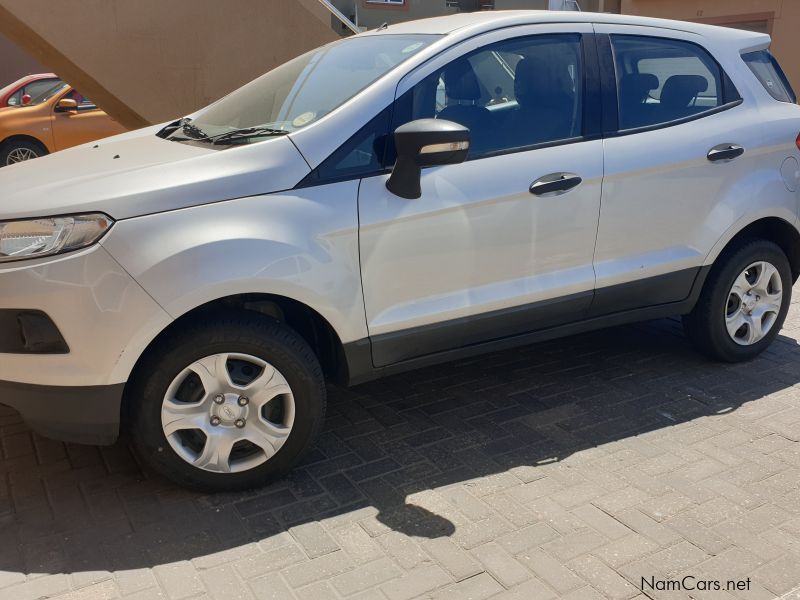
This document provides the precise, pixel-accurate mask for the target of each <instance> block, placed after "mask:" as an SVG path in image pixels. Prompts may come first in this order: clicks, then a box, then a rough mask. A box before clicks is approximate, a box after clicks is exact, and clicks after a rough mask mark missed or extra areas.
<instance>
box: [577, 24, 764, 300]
mask: <svg viewBox="0 0 800 600" xmlns="http://www.w3.org/2000/svg"><path fill="white" fill-rule="evenodd" d="M595 29H596V31H597V33H598V34H599V35H598V45H599V48H600V60H601V63H602V64H603V65H604V72H605V73H606V80H605V81H604V83H606V84H607V90H606V92H607V93H606V94H605V98H606V99H607V100H608V99H610V100H609V101H607V102H605V105H606V107H610V108H611V109H612V110H611V111H608V112H607V114H606V115H605V116H606V122H607V128H608V131H607V132H606V139H605V141H604V149H605V179H604V182H603V198H602V209H601V212H600V224H599V228H598V235H597V248H596V251H595V262H594V266H595V272H596V275H597V290H596V293H595V300H594V302H593V305H592V310H591V313H592V314H593V315H599V314H605V313H611V312H617V311H621V310H625V309H629V308H636V307H642V306H649V305H656V304H664V303H670V302H677V301H680V300H683V299H686V297H687V296H688V295H689V293H690V291H691V288H692V285H693V283H694V281H695V277H696V276H697V274H698V272H699V268H700V267H701V265H702V264H703V261H704V259H705V257H706V256H707V254H708V253H709V251H710V250H711V248H712V246H713V244H714V243H716V242H717V240H718V239H719V235H720V232H719V231H716V230H715V228H714V226H713V223H714V222H715V220H716V222H721V221H720V218H722V219H723V220H724V219H726V218H730V216H729V215H727V214H725V215H721V214H719V212H718V211H725V210H727V209H725V207H724V206H721V205H720V201H721V199H722V198H724V197H726V196H730V194H731V193H732V192H731V190H734V192H733V193H741V192H742V190H746V189H747V185H748V184H747V181H746V179H747V178H748V177H749V176H750V174H751V173H752V172H753V170H754V169H757V168H758V160H759V159H758V155H759V151H758V147H759V145H760V143H761V133H760V124H759V122H758V119H757V118H754V113H755V111H753V110H752V108H748V107H747V106H745V105H743V104H742V99H741V97H740V94H739V91H738V90H737V89H736V88H735V86H734V85H733V83H732V82H731V80H730V78H729V77H728V76H727V74H726V73H725V71H724V70H723V69H722V67H721V66H720V65H719V64H718V63H717V61H716V60H715V59H714V58H713V56H712V55H711V53H710V52H709V51H707V50H706V49H705V48H704V47H703V45H701V43H700V42H701V41H702V39H701V38H700V37H699V36H696V35H694V34H690V33H683V32H678V31H670V32H662V31H660V30H657V29H654V28H649V27H635V26H616V25H597V26H596V27H595ZM615 108H618V110H614V109H615Z"/></svg>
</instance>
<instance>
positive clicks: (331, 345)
mask: <svg viewBox="0 0 800 600" xmlns="http://www.w3.org/2000/svg"><path fill="white" fill-rule="evenodd" d="M231 311H246V312H252V313H256V314H260V315H263V316H264V318H269V319H275V320H277V321H280V322H282V323H285V324H286V325H288V326H289V327H291V328H292V329H293V330H295V331H296V332H297V333H298V335H300V337H302V338H303V339H304V340H305V341H306V343H308V345H309V346H310V347H311V349H312V350H313V351H314V354H315V355H316V356H317V358H318V360H319V361H320V364H321V366H322V369H323V373H324V374H325V376H326V378H327V379H329V380H332V381H335V382H337V383H342V384H345V383H346V382H347V381H348V377H349V370H348V363H347V359H346V356H345V352H344V345H343V344H342V341H341V339H340V338H339V335H338V334H337V333H336V330H335V329H334V328H333V326H332V325H331V324H330V323H329V322H328V320H327V319H325V317H323V316H322V315H321V314H320V313H319V312H317V311H316V310H314V309H313V308H311V307H310V306H308V305H306V304H304V303H302V302H299V301H297V300H295V299H293V298H289V297H287V296H280V295H276V294H265V293H246V294H235V295H231V296H225V297H222V298H218V299H216V300H212V301H209V302H206V303H205V304H202V305H200V306H197V307H195V308H193V309H191V310H189V311H188V312H186V313H184V314H182V315H181V316H179V317H178V318H176V319H175V320H174V321H172V322H171V323H170V324H169V325H167V326H166V327H165V328H164V329H162V330H161V331H160V332H159V333H158V334H156V336H155V337H154V338H153V339H152V340H151V341H150V343H149V344H148V345H147V347H146V348H145V349H144V351H143V352H142V353H141V354H140V355H139V358H138V359H137V360H136V363H135V364H134V366H133V369H132V370H131V373H130V377H129V378H128V381H127V383H126V384H125V393H124V394H123V400H122V415H121V417H122V421H123V422H124V421H126V420H127V409H126V407H127V406H128V405H129V402H130V401H131V399H130V397H129V391H130V389H131V388H132V385H133V381H134V380H136V378H137V376H138V372H139V369H140V368H141V366H142V364H143V363H144V362H145V360H146V359H147V358H148V356H149V355H150V354H151V353H153V352H155V351H157V350H158V348H159V346H160V344H162V343H163V342H164V340H165V339H167V338H168V337H169V336H170V334H171V333H173V332H174V331H176V330H178V329H180V328H183V327H192V326H194V325H197V324H200V323H202V321H203V320H204V319H207V318H208V317H209V316H212V315H214V314H218V313H221V312H231Z"/></svg>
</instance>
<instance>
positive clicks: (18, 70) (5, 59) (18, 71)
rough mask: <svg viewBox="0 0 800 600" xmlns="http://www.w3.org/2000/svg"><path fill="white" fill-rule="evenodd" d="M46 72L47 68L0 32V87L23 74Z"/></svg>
mask: <svg viewBox="0 0 800 600" xmlns="http://www.w3.org/2000/svg"><path fill="white" fill-rule="evenodd" d="M48 72H49V69H47V68H46V67H43V66H42V65H41V63H39V62H38V61H36V60H35V59H34V58H33V57H31V56H30V55H29V54H27V53H26V52H24V51H23V50H21V49H20V48H19V47H18V46H17V45H16V44H14V43H13V42H12V41H11V40H9V39H8V38H7V37H5V36H4V35H2V34H0V88H2V87H4V86H6V85H8V84H9V83H12V82H14V81H16V80H17V79H19V78H20V77H22V76H23V75H31V74H33V73H48Z"/></svg>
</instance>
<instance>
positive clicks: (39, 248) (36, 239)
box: [0, 213, 114, 263]
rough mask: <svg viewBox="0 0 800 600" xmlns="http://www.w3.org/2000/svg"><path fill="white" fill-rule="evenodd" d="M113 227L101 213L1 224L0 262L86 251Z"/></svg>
mask: <svg viewBox="0 0 800 600" xmlns="http://www.w3.org/2000/svg"><path fill="white" fill-rule="evenodd" d="M113 224H114V220H113V219H112V218H111V217H108V216H106V215H104V214H100V213H93V214H88V215H72V216H68V217H47V218H42V219H30V220H25V221H0V263H4V262H11V261H14V260H25V259H26V258H41V257H43V256H52V255H54V254H61V253H62V252H70V251H72V250H79V249H81V248H86V247H87V246H91V245H92V244H94V243H95V242H96V241H98V240H99V239H100V238H101V237H103V236H104V235H105V233H106V232H107V231H108V230H109V229H110V228H111V226H112V225H113Z"/></svg>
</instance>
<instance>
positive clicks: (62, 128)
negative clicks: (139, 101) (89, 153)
mask: <svg viewBox="0 0 800 600" xmlns="http://www.w3.org/2000/svg"><path fill="white" fill-rule="evenodd" d="M124 131H125V128H123V127H122V125H120V124H119V123H117V122H116V121H114V119H112V118H111V117H109V116H108V115H107V114H106V113H104V112H103V111H102V110H100V109H99V108H97V106H95V104H94V103H93V102H92V101H91V100H89V99H88V98H86V97H85V96H83V95H81V94H80V93H79V92H78V91H77V90H75V89H73V88H72V87H71V86H69V85H67V84H65V83H59V84H58V85H55V86H54V87H52V88H50V89H48V90H47V91H45V92H44V93H42V94H40V95H39V96H37V97H36V98H32V99H31V101H30V102H29V103H28V104H26V105H24V106H12V107H8V108H0V167H2V166H5V165H11V164H14V163H17V162H22V161H24V160H30V159H32V158H37V157H39V156H44V155H45V154H50V153H51V152H55V151H57V150H63V149H65V148H70V147H71V146H77V145H78V144H84V143H86V142H91V141H93V140H98V139H100V138H104V137H108V136H110V135H116V134H117V133H123V132H124Z"/></svg>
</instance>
